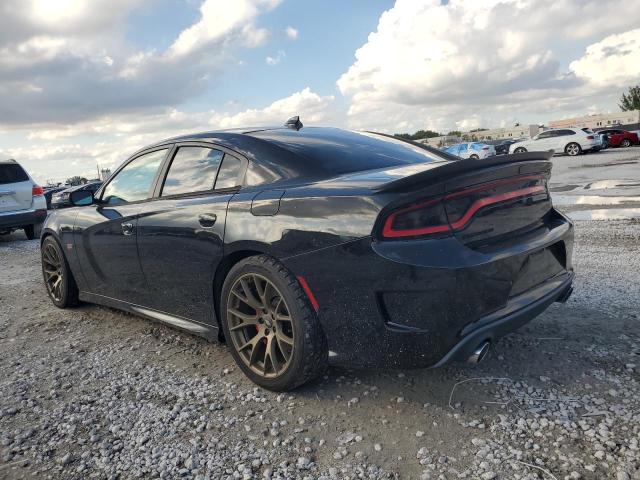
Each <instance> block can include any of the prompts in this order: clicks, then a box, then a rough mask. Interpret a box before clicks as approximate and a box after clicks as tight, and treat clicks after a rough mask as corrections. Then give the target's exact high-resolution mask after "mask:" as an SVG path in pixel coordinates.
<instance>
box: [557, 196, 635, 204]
mask: <svg viewBox="0 0 640 480" xmlns="http://www.w3.org/2000/svg"><path fill="white" fill-rule="evenodd" d="M551 198H552V199H553V203H554V204H555V205H623V204H625V203H635V202H637V203H640V197H621V196H617V197H616V196H610V197H605V196H602V195H551Z"/></svg>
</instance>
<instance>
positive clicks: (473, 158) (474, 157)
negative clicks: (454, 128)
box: [469, 154, 480, 160]
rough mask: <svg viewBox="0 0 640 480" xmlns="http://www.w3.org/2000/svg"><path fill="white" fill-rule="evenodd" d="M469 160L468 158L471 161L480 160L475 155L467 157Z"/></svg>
mask: <svg viewBox="0 0 640 480" xmlns="http://www.w3.org/2000/svg"><path fill="white" fill-rule="evenodd" d="M469 158H470V159H471V160H478V159H480V157H479V156H478V155H476V154H473V155H471V156H469Z"/></svg>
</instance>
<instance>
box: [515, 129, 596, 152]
mask: <svg viewBox="0 0 640 480" xmlns="http://www.w3.org/2000/svg"><path fill="white" fill-rule="evenodd" d="M599 146H600V145H599V144H598V140H596V137H595V135H594V134H593V133H588V132H583V131H582V130H581V129H579V128H552V129H549V130H545V131H544V132H541V133H539V134H538V135H536V136H535V137H533V138H531V139H529V140H523V141H522V142H517V143H514V144H513V145H511V146H510V147H509V153H522V152H548V151H550V150H553V152H554V153H565V154H567V155H571V156H572V157H573V156H575V155H580V154H581V153H583V152H590V151H595V150H598V148H599Z"/></svg>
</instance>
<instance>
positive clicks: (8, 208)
mask: <svg viewBox="0 0 640 480" xmlns="http://www.w3.org/2000/svg"><path fill="white" fill-rule="evenodd" d="M43 193H44V192H43V190H42V187H40V186H39V185H37V184H36V182H34V181H33V179H32V178H31V176H30V175H29V174H28V173H27V172H26V170H25V169H24V168H22V166H21V165H20V164H19V163H18V162H16V161H15V160H0V234H8V233H11V232H13V231H15V230H21V229H22V230H24V233H25V234H26V236H27V238H28V239H29V240H33V239H34V238H36V237H39V236H40V230H41V228H42V223H43V222H44V219H45V217H46V216H47V203H46V201H45V199H44V195H43Z"/></svg>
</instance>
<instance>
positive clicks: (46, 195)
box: [44, 187, 67, 210]
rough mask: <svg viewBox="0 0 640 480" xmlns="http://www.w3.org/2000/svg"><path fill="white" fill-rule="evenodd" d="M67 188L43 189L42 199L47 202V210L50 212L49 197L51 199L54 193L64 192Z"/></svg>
mask: <svg viewBox="0 0 640 480" xmlns="http://www.w3.org/2000/svg"><path fill="white" fill-rule="evenodd" d="M66 189H67V187H49V188H47V187H45V189H44V199H45V200H46V202H47V210H51V197H53V194H54V193H58V192H61V191H63V190H66Z"/></svg>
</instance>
